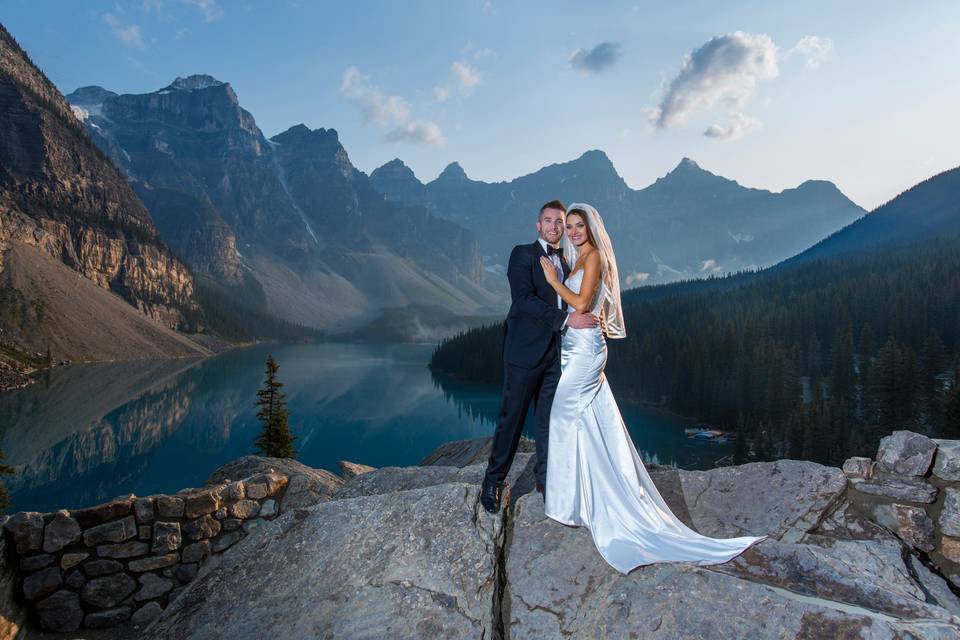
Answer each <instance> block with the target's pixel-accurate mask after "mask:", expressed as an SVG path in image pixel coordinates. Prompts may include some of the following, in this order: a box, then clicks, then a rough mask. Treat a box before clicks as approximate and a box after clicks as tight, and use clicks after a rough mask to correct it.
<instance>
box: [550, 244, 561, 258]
mask: <svg viewBox="0 0 960 640" xmlns="http://www.w3.org/2000/svg"><path fill="white" fill-rule="evenodd" d="M552 255H558V256H559V255H563V249H561V248H560V247H551V246H550V245H547V256H548V257H549V256H552Z"/></svg>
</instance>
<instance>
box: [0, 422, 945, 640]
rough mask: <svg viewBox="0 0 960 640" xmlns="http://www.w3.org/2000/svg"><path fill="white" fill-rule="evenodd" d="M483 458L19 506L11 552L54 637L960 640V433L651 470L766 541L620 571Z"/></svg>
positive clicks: (251, 465) (715, 517)
mask: <svg viewBox="0 0 960 640" xmlns="http://www.w3.org/2000/svg"><path fill="white" fill-rule="evenodd" d="M488 447H489V441H488V440H477V441H463V442H455V443H449V444H447V445H444V446H443V447H441V448H440V449H438V450H437V451H435V452H434V453H432V454H431V455H429V456H427V458H426V459H425V460H424V464H426V465H427V466H421V467H393V468H383V469H373V468H371V467H366V466H363V465H356V464H351V463H342V465H341V466H342V468H343V478H336V477H335V476H332V475H331V474H327V473H325V472H317V471H315V470H311V469H309V468H307V467H304V466H303V465H300V464H298V463H294V462H285V461H277V460H269V459H262V458H255V457H248V458H244V459H241V460H238V461H236V462H234V463H231V464H229V465H227V466H225V467H224V468H222V469H220V470H218V471H217V472H216V473H215V474H214V475H213V476H212V477H211V478H210V484H209V485H208V486H207V487H205V488H203V489H190V490H185V491H183V492H180V493H178V494H177V495H176V496H151V497H148V498H142V499H136V498H135V497H128V498H122V499H118V500H115V501H113V502H111V503H108V504H106V505H100V506H98V507H93V508H87V509H80V510H75V511H71V512H65V511H64V512H58V513H51V514H17V515H15V516H14V517H12V518H11V519H10V520H8V521H7V522H6V524H5V530H6V532H7V534H6V535H7V541H6V543H7V545H8V547H11V548H12V549H14V550H15V554H14V555H15V556H16V557H17V559H18V566H19V571H20V573H21V579H22V583H21V582H18V583H17V584H18V585H19V584H22V585H23V586H22V588H23V589H25V590H28V591H29V595H28V598H29V599H30V600H31V601H33V602H34V603H35V604H34V605H33V606H35V607H36V608H37V610H38V611H39V612H41V620H46V621H47V623H46V624H47V625H48V626H49V627H51V628H52V627H54V626H57V625H61V626H58V627H57V628H61V629H67V628H76V627H77V626H79V625H81V624H84V625H85V626H111V625H117V624H121V625H132V626H133V627H134V629H136V628H137V627H138V626H140V627H142V625H144V624H147V622H148V621H149V620H151V619H152V620H153V621H152V623H150V624H149V626H148V627H147V628H146V629H145V630H144V631H143V637H145V638H164V639H180V638H184V639H186V638H191V639H194V638H229V637H268V636H269V637H289V638H300V637H351V638H381V637H384V636H385V635H387V636H389V637H396V638H422V637H439V638H461V637H481V638H488V637H489V638H508V637H509V638H566V637H599V638H627V637H643V638H678V637H694V638H704V639H713V638H717V639H720V638H723V639H727V638H785V637H790V638H826V637H830V638H833V637H843V638H889V639H894V638H898V639H899V638H957V637H960V598H958V597H957V594H956V591H957V586H956V584H955V583H956V582H957V581H958V578H957V567H958V566H960V565H958V564H957V560H958V558H957V556H956V551H955V548H954V547H955V545H954V544H953V538H952V536H954V535H955V534H956V532H957V531H956V522H958V521H960V500H955V499H954V498H955V497H956V496H955V494H956V492H957V491H958V487H960V480H957V479H956V478H957V469H958V468H960V462H958V460H960V455H958V453H957V452H958V449H960V443H958V442H956V441H936V442H933V441H930V440H928V439H926V438H925V437H924V436H921V435H919V434H914V433H910V432H896V433H894V434H892V435H891V436H890V437H889V438H888V439H885V440H884V442H883V444H881V447H880V450H879V451H878V455H877V460H876V462H874V461H872V460H868V459H856V458H855V459H851V460H849V461H848V462H847V464H846V465H845V468H844V471H841V470H840V469H834V468H831V467H824V466H821V465H818V464H816V463H811V462H800V461H794V460H780V461H777V462H759V463H750V464H745V465H740V466H735V467H726V468H721V469H714V470H711V471H680V470H676V469H671V468H667V467H657V466H654V465H651V467H650V471H651V476H652V478H653V479H654V482H655V483H656V485H657V487H658V488H659V490H660V492H661V493H662V495H663V496H664V499H665V500H666V501H667V503H668V504H669V505H670V507H671V509H672V510H673V511H674V513H676V514H677V515H678V516H679V517H680V518H681V519H682V520H683V521H684V522H685V523H687V524H688V525H689V526H691V527H693V528H694V529H696V530H698V531H700V532H701V533H704V534H706V535H711V536H717V537H730V536H739V535H747V534H751V535H757V534H766V535H767V536H769V538H768V539H767V540H764V541H763V542H761V543H759V544H757V545H754V546H753V547H751V548H750V549H748V550H747V551H745V552H744V553H743V554H741V555H740V556H738V557H736V558H734V559H733V560H731V561H729V562H727V563H723V564H719V565H710V566H703V567H701V566H697V565H693V564H688V563H669V564H662V563H661V564H653V565H647V566H643V567H639V568H637V569H635V570H634V571H632V572H631V573H630V574H629V575H623V574H620V573H618V572H616V571H615V570H613V569H612V568H611V567H610V566H609V565H607V564H606V563H605V562H604V561H603V559H602V558H601V557H600V556H599V554H598V553H597V552H596V549H595V547H594V545H593V541H592V539H591V538H590V534H589V532H588V531H586V530H584V529H582V528H575V527H567V526H564V525H561V524H558V523H556V522H554V521H552V520H550V519H548V518H546V517H545V515H544V513H543V501H542V498H541V497H540V495H539V494H537V493H535V492H533V465H534V463H535V460H534V459H533V454H532V453H530V452H529V450H530V447H529V446H527V445H526V444H524V445H522V446H521V453H519V454H518V456H517V459H516V461H515V463H514V466H513V469H512V470H511V473H510V475H509V477H508V479H507V485H508V487H509V496H508V500H507V506H506V508H505V509H504V510H503V511H502V512H501V513H500V514H497V515H493V516H491V515H489V514H487V513H486V512H485V511H483V509H482V508H480V506H479V504H478V502H477V487H478V484H479V482H480V480H481V478H482V476H483V472H484V466H485V465H484V458H485V457H486V455H487V450H488ZM233 478H247V479H246V480H243V481H241V482H239V483H238V482H236V481H231V479H233ZM870 484H873V485H877V486H878V487H879V488H877V487H874V488H872V489H871V488H869V485H870ZM903 484H910V485H911V487H912V488H913V492H908V493H904V492H903V486H902V485H903ZM924 487H926V488H925V489H924ZM921 490H922V491H921ZM931 495H932V500H930V501H928V499H929V498H930V497H931ZM871 496H872V497H871ZM941 496H942V497H941ZM918 500H919V501H918ZM268 503H269V504H268ZM877 505H887V507H889V510H891V513H894V514H900V515H903V516H904V517H902V518H899V519H897V518H896V517H895V518H894V519H892V520H891V519H888V518H887V516H886V515H884V514H885V511H886V510H885V509H884V508H878V507H877ZM913 507H917V508H919V510H920V511H922V512H923V513H925V514H927V516H928V517H930V518H931V520H930V523H929V527H928V526H927V525H926V524H925V523H924V520H923V517H922V515H921V514H919V513H912V512H910V513H912V515H910V514H908V513H907V512H908V511H910V509H911V508H913ZM277 514H279V515H277ZM878 514H879V515H878ZM931 514H932V515H931ZM253 520H256V523H255V524H254V522H253ZM71 523H72V524H71ZM135 525H138V526H139V529H138V526H135ZM927 529H929V531H927ZM232 532H238V533H236V534H233V533H232ZM918 532H919V533H918ZM924 532H926V533H924ZM174 534H175V535H174ZM101 547H102V549H103V552H101ZM201 547H203V549H201ZM90 548H95V549H96V551H97V555H99V556H100V557H101V558H105V557H108V556H109V559H110V560H111V562H112V564H110V563H105V562H104V560H102V559H97V558H96V557H95V556H93V555H85V554H89V553H90ZM221 552H222V553H221ZM116 553H122V554H125V555H120V556H116V555H115V554H116ZM110 554H114V555H110ZM211 554H212V555H211ZM208 556H209V558H208ZM206 558H208V559H206ZM105 564H110V566H111V567H114V568H113V569H111V573H110V574H109V575H110V576H111V577H110V578H109V579H106V578H105V577H100V576H101V574H99V573H98V572H99V571H100V570H101V566H102V565H105ZM65 566H66V567H67V568H64V567H65ZM77 567H80V569H79V570H78V569H77ZM24 575H26V578H25V579H24V578H23V576H24ZM178 585H183V586H178ZM18 588H20V587H18ZM267 594H269V595H267ZM240 603H242V604H240ZM44 616H45V617H44Z"/></svg>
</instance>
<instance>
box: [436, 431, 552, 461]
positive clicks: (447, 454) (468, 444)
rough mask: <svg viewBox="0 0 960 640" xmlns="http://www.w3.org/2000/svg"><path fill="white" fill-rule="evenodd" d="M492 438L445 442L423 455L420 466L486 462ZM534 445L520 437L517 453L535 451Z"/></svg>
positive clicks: (532, 442)
mask: <svg viewBox="0 0 960 640" xmlns="http://www.w3.org/2000/svg"><path fill="white" fill-rule="evenodd" d="M492 440H493V439H492V438H489V437H488V438H472V439H470V440H454V441H452V442H446V443H444V444H442V445H440V446H439V447H437V448H436V449H434V450H433V451H431V452H430V453H428V454H427V455H426V457H424V459H423V460H421V461H420V466H421V467H429V466H442V467H469V466H471V465H475V464H486V462H487V458H489V457H490V443H491V442H492ZM535 452H536V446H535V443H534V441H533V440H530V439H529V438H523V437H521V438H520V444H519V445H518V447H517V453H518V454H521V453H535Z"/></svg>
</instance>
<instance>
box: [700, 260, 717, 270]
mask: <svg viewBox="0 0 960 640" xmlns="http://www.w3.org/2000/svg"><path fill="white" fill-rule="evenodd" d="M721 269H722V267H721V266H720V265H719V264H717V261H716V260H714V259H713V258H710V259H709V260H704V261H703V262H701V263H700V271H701V273H702V272H704V271H720V270H721Z"/></svg>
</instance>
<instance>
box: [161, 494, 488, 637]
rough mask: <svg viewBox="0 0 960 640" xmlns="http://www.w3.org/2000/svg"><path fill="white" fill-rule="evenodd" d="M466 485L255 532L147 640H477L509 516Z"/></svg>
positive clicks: (304, 513)
mask: <svg viewBox="0 0 960 640" xmlns="http://www.w3.org/2000/svg"><path fill="white" fill-rule="evenodd" d="M478 506H479V505H478V503H477V490H476V487H474V486H472V485H468V484H463V483H450V484H440V485H435V486H431V487H425V488H422V489H415V490H410V491H401V492H395V493H389V494H381V495H372V496H363V497H358V498H355V499H350V500H335V501H331V502H325V503H321V504H318V505H316V506H314V507H312V508H309V509H295V510H293V511H290V512H287V513H286V514H284V515H282V516H280V517H279V518H277V519H276V520H274V521H270V522H265V523H263V524H261V525H260V526H258V527H257V528H256V529H254V530H253V532H252V533H251V534H250V535H249V536H248V537H247V538H246V539H244V540H243V541H242V542H240V543H238V544H237V545H236V546H235V547H233V548H232V549H230V550H229V551H227V552H226V553H225V554H224V555H223V556H220V558H219V559H213V560H211V561H210V562H208V564H207V565H206V567H205V568H204V569H203V570H202V571H201V574H200V576H198V578H197V579H196V580H195V581H194V582H193V583H191V585H190V587H188V589H187V590H186V591H185V592H184V593H183V594H181V595H180V596H179V597H178V598H177V599H176V600H175V601H174V602H173V603H172V604H171V605H170V606H169V607H168V608H167V609H166V610H165V611H164V612H163V613H162V614H161V615H160V617H159V618H157V619H156V620H155V621H154V622H153V624H152V625H151V626H150V627H148V628H147V630H146V631H145V634H144V637H145V638H157V639H159V638H164V639H169V640H173V639H186V638H191V639H196V640H203V639H204V638H305V637H310V638H314V637H317V638H384V637H386V638H436V639H439V638H479V637H483V636H484V634H485V633H486V635H487V637H489V629H491V628H492V624H493V621H492V618H491V603H492V602H493V596H494V590H495V587H496V584H497V581H496V571H497V565H496V563H495V562H494V558H495V557H496V550H497V548H498V547H499V546H500V544H501V539H502V517H500V516H490V515H488V514H486V513H485V512H484V511H483V510H482V509H478Z"/></svg>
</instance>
